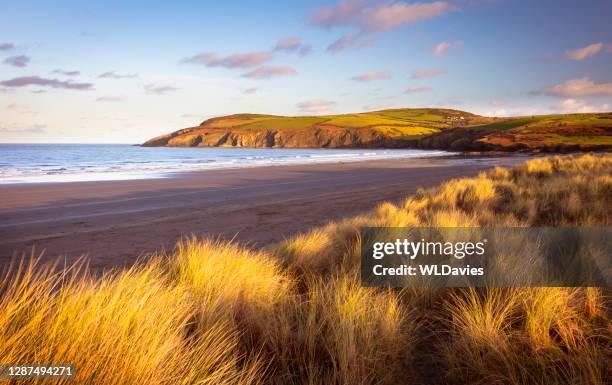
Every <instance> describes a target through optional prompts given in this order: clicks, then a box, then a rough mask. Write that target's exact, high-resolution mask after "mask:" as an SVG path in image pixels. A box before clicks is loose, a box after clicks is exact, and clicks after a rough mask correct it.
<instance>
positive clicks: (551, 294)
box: [0, 154, 612, 385]
mask: <svg viewBox="0 0 612 385" xmlns="http://www.w3.org/2000/svg"><path fill="white" fill-rule="evenodd" d="M611 170H612V155H608V154H604V155H583V156H579V157H564V158H546V159H535V160H532V161H529V162H527V163H525V164H524V165H521V166H517V167H515V168H513V169H501V168H497V169H495V170H492V171H490V172H488V173H483V174H481V175H480V176H478V177H476V178H469V179H460V180H453V181H450V182H448V183H446V184H444V185H442V186H440V187H439V188H436V189H430V190H421V191H419V192H418V193H417V194H415V195H414V196H412V197H409V198H407V199H405V200H404V202H402V203H401V204H399V205H395V204H391V203H385V204H382V205H380V206H379V207H378V208H377V209H376V210H374V211H372V212H370V213H369V214H367V215H363V216H360V217H355V218H349V219H346V220H344V221H341V222H338V223H332V224H329V225H328V226H325V227H323V228H320V229H315V230H313V231H311V232H309V233H306V234H302V235H298V236H296V237H294V238H291V239H288V240H286V241H285V242H282V243H281V244H279V245H274V246H272V247H269V248H267V249H265V250H260V251H255V250H249V249H246V248H243V247H239V246H238V245H235V244H231V243H224V242H220V241H214V240H198V239H186V240H184V241H183V242H181V243H180V244H179V245H178V246H177V248H176V250H175V251H174V252H173V253H171V254H169V255H163V256H158V257H155V258H151V259H150V260H149V261H148V262H146V263H139V264H137V265H135V266H133V267H132V268H130V269H127V270H121V271H114V272H109V273H107V274H105V275H104V276H101V277H100V276H95V277H94V276H92V275H90V274H89V273H87V269H86V268H85V266H84V265H83V263H79V264H77V265H75V266H72V267H68V268H58V267H54V266H44V267H43V266H38V265H37V263H36V261H29V262H28V261H25V262H22V263H21V264H20V265H16V266H14V267H13V268H12V269H11V270H10V271H9V272H8V273H7V274H6V275H5V276H4V278H3V279H2V280H1V281H0V363H41V364H64V363H71V364H74V365H76V367H77V379H76V381H72V380H65V381H64V380H58V381H55V382H56V383H78V384H139V385H140V384H364V385H365V384H405V383H422V382H428V383H451V384H452V383H456V384H463V383H476V384H490V383H494V384H568V383H575V384H605V383H609V382H610V380H611V375H610V371H609V362H610V359H611V358H612V349H611V348H610V346H612V338H611V330H612V326H611V322H610V307H609V301H610V297H609V292H608V291H606V290H604V289H597V288H526V289H494V288H489V289H431V290H425V289H404V290H387V289H375V288H364V287H361V286H360V283H359V271H358V269H359V249H360V238H359V231H358V229H359V228H360V227H363V226H534V225H547V226H567V225H577V226H591V225H598V226H601V225H603V226H609V225H610V224H611V222H612V215H610V214H611V212H610V208H611V207H612V176H611V175H610V171H611ZM41 382H42V381H41ZM24 383H26V382H24ZM27 383H30V382H27Z"/></svg>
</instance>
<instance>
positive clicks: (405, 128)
mask: <svg viewBox="0 0 612 385" xmlns="http://www.w3.org/2000/svg"><path fill="white" fill-rule="evenodd" d="M143 146H148V147H155V146H167V147H268V148H375V147H377V148H380V147H388V148H400V147H403V148H408V147H410V148H430V149H444V150H454V151H489V150H497V151H551V152H570V151H586V150H599V149H608V148H611V147H612V114H610V113H597V114H568V115H542V116H529V117H516V118H489V117H483V116H479V115H475V114H471V113H468V112H464V111H457V110H448V109H394V110H383V111H374V112H368V113H360V114H345V115H329V116H299V117H287V116H274V115H256V114H238V115H229V116H223V117H218V118H213V119H208V120H206V121H204V122H202V123H201V124H200V125H198V126H195V127H189V128H185V129H182V130H178V131H175V132H172V133H170V134H166V135H162V136H158V137H156V138H153V139H150V140H148V141H147V142H145V143H144V144H143Z"/></svg>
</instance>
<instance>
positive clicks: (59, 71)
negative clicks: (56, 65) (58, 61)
mask: <svg viewBox="0 0 612 385" xmlns="http://www.w3.org/2000/svg"><path fill="white" fill-rule="evenodd" d="M52 73H54V74H58V75H64V76H79V75H80V74H81V72H80V71H70V70H62V69H56V70H54V71H53V72H52Z"/></svg>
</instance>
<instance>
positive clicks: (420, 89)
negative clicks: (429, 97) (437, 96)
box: [404, 86, 433, 94]
mask: <svg viewBox="0 0 612 385" xmlns="http://www.w3.org/2000/svg"><path fill="white" fill-rule="evenodd" d="M431 91H433V88H431V87H419V86H409V87H408V88H407V89H406V91H404V93H405V94H411V93H417V92H431Z"/></svg>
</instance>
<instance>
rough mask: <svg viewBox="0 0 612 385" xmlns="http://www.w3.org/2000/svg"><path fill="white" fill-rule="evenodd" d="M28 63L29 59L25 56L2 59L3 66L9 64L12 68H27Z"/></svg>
mask: <svg viewBox="0 0 612 385" xmlns="http://www.w3.org/2000/svg"><path fill="white" fill-rule="evenodd" d="M29 62H30V57H29V56H26V55H17V56H11V57H7V58H6V59H4V63H5V64H9V65H12V66H14V67H20V68H23V67H25V66H27V65H28V63H29Z"/></svg>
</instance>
